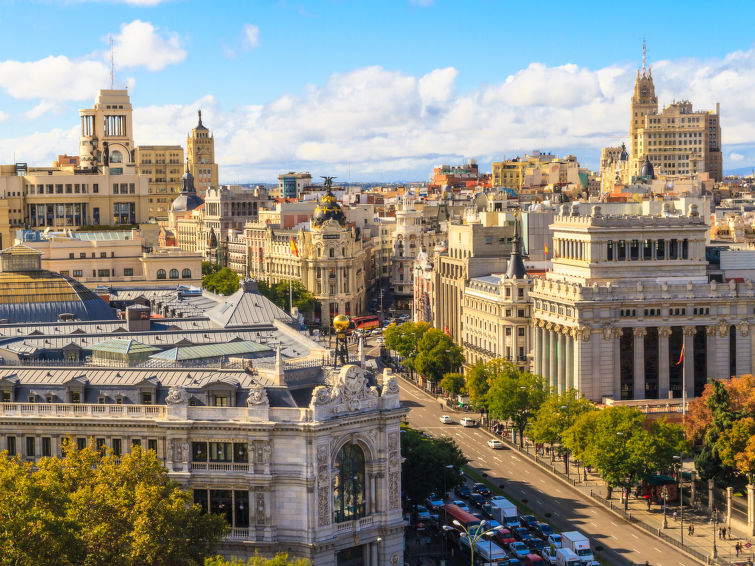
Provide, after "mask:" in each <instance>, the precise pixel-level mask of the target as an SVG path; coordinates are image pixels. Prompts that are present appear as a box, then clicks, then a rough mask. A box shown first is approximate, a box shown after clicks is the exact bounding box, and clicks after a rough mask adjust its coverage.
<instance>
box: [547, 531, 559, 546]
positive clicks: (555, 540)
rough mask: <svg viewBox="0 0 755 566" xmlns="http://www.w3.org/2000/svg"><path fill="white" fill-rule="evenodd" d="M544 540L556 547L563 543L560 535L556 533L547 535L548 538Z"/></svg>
mask: <svg viewBox="0 0 755 566" xmlns="http://www.w3.org/2000/svg"><path fill="white" fill-rule="evenodd" d="M546 540H547V541H548V544H552V545H553V546H554V547H556V548H561V545H562V544H563V543H562V541H561V535H560V534H558V533H553V534H552V535H548V538H547V539H546Z"/></svg>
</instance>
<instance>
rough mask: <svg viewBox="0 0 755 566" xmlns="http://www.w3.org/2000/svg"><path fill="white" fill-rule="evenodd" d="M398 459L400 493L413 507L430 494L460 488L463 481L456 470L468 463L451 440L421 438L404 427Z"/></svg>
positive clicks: (421, 435)
mask: <svg viewBox="0 0 755 566" xmlns="http://www.w3.org/2000/svg"><path fill="white" fill-rule="evenodd" d="M401 456H402V457H403V458H404V463H403V466H402V468H401V484H402V491H403V492H404V495H405V496H406V497H408V498H409V499H410V500H411V501H412V503H415V504H416V503H420V502H422V501H424V499H425V498H427V497H428V496H429V495H430V494H431V493H433V492H435V493H441V492H442V491H443V490H444V489H447V490H448V489H453V488H454V487H456V486H457V485H461V484H462V483H463V481H464V478H463V477H462V476H461V474H460V473H459V471H460V470H461V467H462V466H463V465H464V464H466V463H467V462H468V461H469V460H467V459H466V458H465V457H464V454H463V453H462V452H461V449H460V448H459V447H458V445H457V444H456V443H455V442H454V441H453V439H451V438H448V437H443V438H435V437H431V436H425V434H424V433H423V432H422V431H421V430H416V429H413V428H410V427H408V426H406V425H401ZM447 466H451V467H450V468H449V467H447Z"/></svg>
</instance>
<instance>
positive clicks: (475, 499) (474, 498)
mask: <svg viewBox="0 0 755 566" xmlns="http://www.w3.org/2000/svg"><path fill="white" fill-rule="evenodd" d="M469 500H470V501H471V502H472V503H474V504H475V505H477V507H479V508H481V509H482V506H483V505H484V504H485V498H484V497H483V496H482V495H480V494H479V493H473V494H472V495H470V496H469Z"/></svg>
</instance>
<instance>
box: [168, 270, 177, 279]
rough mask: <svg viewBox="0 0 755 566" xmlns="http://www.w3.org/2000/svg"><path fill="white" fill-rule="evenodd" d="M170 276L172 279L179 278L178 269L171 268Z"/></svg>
mask: <svg viewBox="0 0 755 566" xmlns="http://www.w3.org/2000/svg"><path fill="white" fill-rule="evenodd" d="M170 278H171V279H178V270H177V269H171V270H170Z"/></svg>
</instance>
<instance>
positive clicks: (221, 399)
mask: <svg viewBox="0 0 755 566" xmlns="http://www.w3.org/2000/svg"><path fill="white" fill-rule="evenodd" d="M212 404H213V406H215V407H227V406H228V396H227V395H213V396H212Z"/></svg>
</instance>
